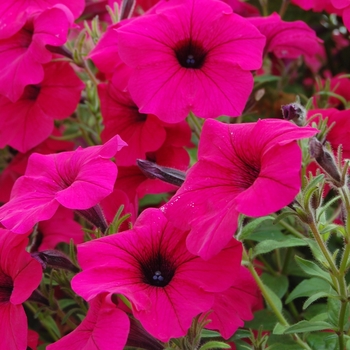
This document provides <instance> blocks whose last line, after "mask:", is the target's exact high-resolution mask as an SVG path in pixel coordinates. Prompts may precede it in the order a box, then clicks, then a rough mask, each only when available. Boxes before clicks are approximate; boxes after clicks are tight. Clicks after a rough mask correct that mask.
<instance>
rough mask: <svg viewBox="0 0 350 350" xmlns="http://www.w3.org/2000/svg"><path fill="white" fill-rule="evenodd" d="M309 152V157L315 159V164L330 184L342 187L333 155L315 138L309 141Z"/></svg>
mask: <svg viewBox="0 0 350 350" xmlns="http://www.w3.org/2000/svg"><path fill="white" fill-rule="evenodd" d="M309 150H310V155H311V157H313V158H315V160H316V162H317V164H318V165H319V166H320V167H321V168H322V169H323V170H324V171H325V173H326V174H327V175H328V176H329V177H330V178H331V180H333V181H332V183H333V184H334V185H335V186H337V187H341V186H343V184H342V180H341V175H340V172H339V169H338V167H337V165H336V163H335V160H334V157H333V155H332V154H331V153H330V152H329V151H328V150H327V149H326V147H324V146H323V145H322V143H321V142H320V141H318V140H317V139H316V138H315V137H313V138H312V139H311V140H310V143H309Z"/></svg>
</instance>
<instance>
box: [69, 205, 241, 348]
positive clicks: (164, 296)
mask: <svg viewBox="0 0 350 350" xmlns="http://www.w3.org/2000/svg"><path fill="white" fill-rule="evenodd" d="M186 236H187V232H186V231H181V230H178V229H176V228H175V227H174V226H173V225H172V224H171V223H170V222H168V220H167V219H166V218H165V217H164V215H163V214H162V212H161V211H160V210H158V209H147V210H145V211H144V212H142V213H141V215H140V216H139V218H138V219H137V221H136V223H135V226H134V228H133V229H132V230H130V231H124V232H121V233H118V234H116V235H111V236H106V237H103V238H101V239H97V240H94V241H90V242H87V243H84V244H81V245H78V260H79V263H80V266H81V267H82V269H83V272H81V273H79V274H78V275H76V276H75V277H74V278H73V280H72V288H73V289H74V291H75V292H76V293H78V294H79V295H81V296H82V297H83V298H85V299H87V300H91V299H92V298H94V297H95V296H96V295H98V294H99V293H101V292H109V293H121V294H124V295H125V296H126V297H127V298H128V299H129V300H130V301H131V303H132V310H133V313H134V316H135V317H136V318H137V319H138V320H139V321H140V322H141V323H142V325H143V327H144V328H145V329H146V330H147V331H148V332H149V333H150V334H152V335H153V336H155V337H156V338H158V339H160V340H161V341H168V340H169V339H170V338H173V337H174V338H176V337H180V336H184V335H185V334H186V332H187V330H188V329H189V327H190V325H191V322H192V319H193V317H195V316H196V315H198V314H199V313H201V312H205V311H207V310H209V309H210V308H211V306H212V304H213V301H214V293H213V292H222V291H224V290H226V289H228V288H229V287H230V286H231V285H233V283H234V281H235V278H236V276H235V274H234V273H232V271H235V270H236V269H239V266H240V262H241V254H242V246H241V244H240V242H238V241H236V240H235V239H231V241H230V242H229V244H228V245H227V246H226V247H225V248H224V249H223V250H222V251H221V252H220V253H219V254H218V255H217V256H216V257H214V258H213V259H210V260H209V261H204V260H202V259H201V258H199V257H197V256H194V255H193V254H191V253H190V252H188V250H187V249H186V243H185V242H186ZM214 276H215V277H214ZM213 278H214V280H215V282H214V280H213Z"/></svg>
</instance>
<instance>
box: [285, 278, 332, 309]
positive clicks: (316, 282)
mask: <svg viewBox="0 0 350 350" xmlns="http://www.w3.org/2000/svg"><path fill="white" fill-rule="evenodd" d="M329 291H330V286H329V283H328V282H326V281H324V280H322V279H320V278H317V277H314V278H310V279H307V280H303V281H302V282H300V283H299V284H298V285H297V286H296V287H295V288H294V289H293V291H292V292H291V293H290V294H289V296H288V298H287V300H286V304H288V303H290V302H291V301H292V300H294V299H296V298H300V297H310V296H312V295H314V294H315V293H317V292H329Z"/></svg>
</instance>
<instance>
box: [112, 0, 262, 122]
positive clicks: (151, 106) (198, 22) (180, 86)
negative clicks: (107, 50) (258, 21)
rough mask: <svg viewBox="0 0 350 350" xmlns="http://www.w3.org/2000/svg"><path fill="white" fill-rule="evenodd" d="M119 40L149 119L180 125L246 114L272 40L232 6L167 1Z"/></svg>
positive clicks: (211, 0) (135, 94)
mask: <svg viewBox="0 0 350 350" xmlns="http://www.w3.org/2000/svg"><path fill="white" fill-rule="evenodd" d="M174 28H176V30H174ZM117 32H118V35H119V41H118V43H119V45H118V50H119V55H120V57H121V59H122V60H123V61H124V62H125V63H126V64H127V65H129V66H130V67H132V68H133V69H134V70H133V72H132V75H131V78H130V81H129V91H130V94H131V97H132V98H133V100H134V101H135V103H136V104H137V105H138V106H139V108H140V112H141V113H146V114H155V115H156V116H157V117H158V118H160V119H161V120H163V121H165V122H169V123H175V122H179V121H182V120H184V119H185V118H186V117H187V115H188V113H189V112H190V111H192V112H193V113H194V114H195V115H196V116H198V117H201V118H215V117H217V116H219V115H222V114H226V115H229V116H238V115H240V114H241V112H242V111H243V109H244V107H245V104H246V102H247V99H248V96H249V95H250V93H251V91H252V88H253V77H252V74H251V73H250V71H251V70H256V69H258V68H260V66H261V64H262V50H263V47H264V44H265V38H264V36H263V35H261V34H260V32H259V31H258V30H257V29H256V28H255V27H254V26H252V25H251V24H250V23H249V22H248V21H247V20H245V19H244V18H243V17H240V16H239V15H237V14H234V13H233V12H232V8H230V6H228V5H227V4H225V3H223V2H221V1H216V0H172V1H161V2H160V3H159V4H157V5H156V7H155V8H154V9H153V12H152V14H146V15H144V16H141V17H138V18H136V19H133V20H131V21H129V22H128V23H126V24H125V25H122V26H121V27H120V28H118V29H117Z"/></svg>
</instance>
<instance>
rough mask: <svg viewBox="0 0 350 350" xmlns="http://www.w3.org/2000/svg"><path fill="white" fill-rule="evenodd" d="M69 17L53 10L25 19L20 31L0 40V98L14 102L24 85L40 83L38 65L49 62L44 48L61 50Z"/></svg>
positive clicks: (59, 9) (69, 24)
mask: <svg viewBox="0 0 350 350" xmlns="http://www.w3.org/2000/svg"><path fill="white" fill-rule="evenodd" d="M70 15H71V13H70V12H69V10H68V9H67V8H64V7H60V8H58V7H56V8H51V9H48V10H45V11H43V12H41V13H34V14H32V15H31V17H30V18H28V20H27V22H26V23H25V24H24V25H23V27H22V28H21V30H20V31H18V32H17V33H15V34H14V35H13V36H11V37H9V38H7V39H3V40H0V94H2V95H4V96H6V97H7V98H9V99H10V100H11V101H12V102H15V101H17V100H18V99H19V98H20V97H21V95H22V93H23V90H24V87H25V86H26V85H30V84H38V83H40V82H41V81H42V80H43V79H44V70H43V67H42V65H43V64H44V63H48V62H50V61H51V58H52V53H51V52H50V51H49V50H48V49H47V45H48V46H61V45H63V44H64V43H65V42H66V40H67V35H68V29H69V27H70V26H71V18H70Z"/></svg>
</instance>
